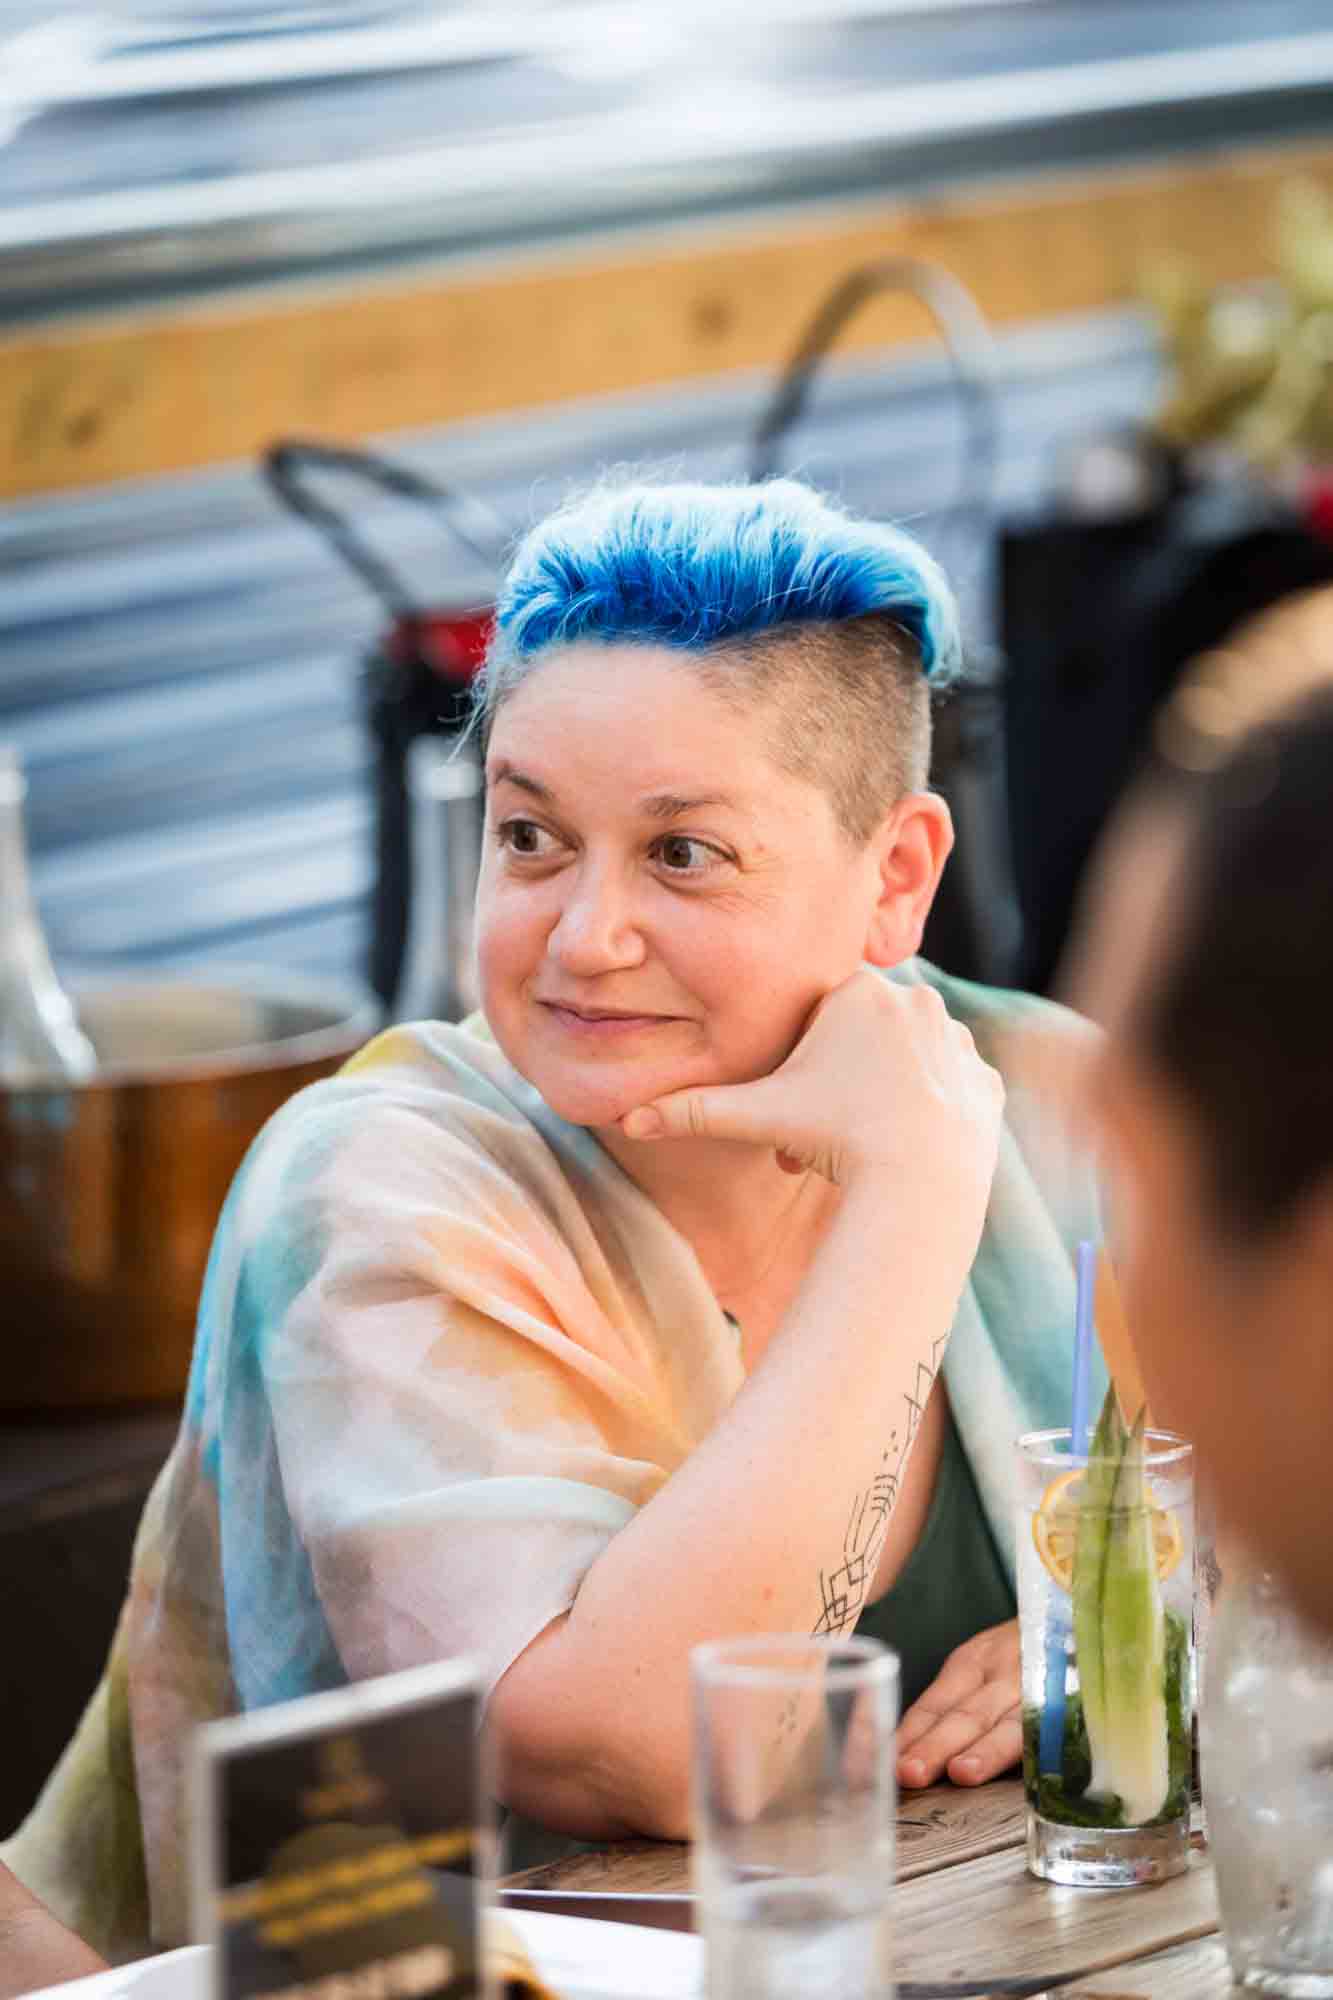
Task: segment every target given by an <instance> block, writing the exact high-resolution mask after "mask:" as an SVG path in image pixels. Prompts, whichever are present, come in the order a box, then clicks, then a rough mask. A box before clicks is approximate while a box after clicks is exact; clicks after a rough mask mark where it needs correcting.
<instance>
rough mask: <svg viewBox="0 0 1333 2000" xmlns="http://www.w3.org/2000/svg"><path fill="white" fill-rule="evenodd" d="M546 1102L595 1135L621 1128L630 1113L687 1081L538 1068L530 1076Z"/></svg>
mask: <svg viewBox="0 0 1333 2000" xmlns="http://www.w3.org/2000/svg"><path fill="white" fill-rule="evenodd" d="M528 1081H529V1082H530V1083H533V1084H535V1085H536V1087H537V1089H538V1090H539V1091H540V1092H541V1095H542V1098H543V1100H544V1102H545V1103H546V1104H548V1105H549V1106H550V1108H551V1110H552V1111H554V1112H555V1114H556V1116H557V1117H558V1118H563V1119H564V1120H565V1121H566V1123H567V1124H570V1125H587V1126H590V1127H591V1128H592V1129H593V1130H594V1131H600V1130H603V1129H605V1128H607V1127H609V1126H613V1125H618V1124H619V1123H620V1120H621V1119H622V1118H623V1117H625V1115H626V1113H627V1112H630V1111H637V1110H638V1108H639V1106H640V1105H642V1104H651V1103H652V1102H653V1101H654V1099H655V1098H658V1097H665V1096H666V1095H667V1093H668V1092H669V1091H672V1090H680V1089H683V1088H684V1086H685V1082H686V1081H687V1079H684V1078H677V1077H672V1076H666V1075H662V1074H660V1073H659V1074H656V1075H654V1074H651V1073H649V1072H643V1073H638V1072H635V1071H632V1070H630V1071H627V1072H626V1073H625V1074H624V1075H622V1076H589V1075H587V1074H581V1073H579V1072H578V1071H577V1070H575V1071H571V1070H569V1069H565V1068H563V1067H559V1068H555V1067H553V1068H551V1069H547V1068H546V1067H545V1066H544V1065H541V1066H539V1067H538V1071H537V1074H535V1075H534V1074H531V1073H529V1075H528Z"/></svg>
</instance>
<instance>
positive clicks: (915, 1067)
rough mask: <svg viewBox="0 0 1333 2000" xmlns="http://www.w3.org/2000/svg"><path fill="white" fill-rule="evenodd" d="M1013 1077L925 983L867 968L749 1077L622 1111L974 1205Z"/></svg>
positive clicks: (983, 1194) (652, 1131)
mask: <svg viewBox="0 0 1333 2000" xmlns="http://www.w3.org/2000/svg"><path fill="white" fill-rule="evenodd" d="M1003 1104H1004V1086H1003V1084H1002V1083H1001V1081H1000V1078H999V1075H998V1073H997V1072H996V1071H995V1070H993V1069H991V1068H990V1066H989V1065H988V1064H987V1063H985V1062H983V1061H982V1059H981V1057H980V1056H979V1055H978V1054H977V1051H976V1046H975V1044H974V1043H973V1040H972V1037H971V1035H970V1034H969V1032H968V1030H967V1029H966V1028H965V1027H963V1026H962V1025H961V1024H960V1023H959V1022H956V1021H953V1020H951V1019H950V1017H949V1014H948V1012H947V1010H946V1008H945V1006H944V1002H943V1001H942V1000H941V999H940V997H939V995H938V994H937V993H936V992H935V991H934V989H933V988H931V987H929V986H898V985H894V984H893V983H892V982H890V981H888V980H885V979H882V978H880V977H878V976H877V975H876V974H875V973H873V972H867V971H864V970H863V971H860V972H856V973H854V974H853V975H852V977H851V978H850V979H848V980H846V981H844V983H843V984H842V985H841V986H838V987H835V988H834V990H833V992H832V993H830V994H828V995H827V996H826V998H825V999H823V1000H821V1001H820V1003H819V1005H818V1007H817V1008H816V1009H815V1011H814V1013H813V1014H812V1015H811V1017H810V1022H809V1025H808V1027H807V1028H806V1030H805V1033H804V1034H803V1035H802V1036H801V1039H800V1040H799V1041H798V1042H797V1044H796V1047H795V1048H794V1049H793V1050H792V1052H791V1054H790V1055H789V1056H788V1057H787V1059H786V1061H785V1062H784V1063H782V1064H781V1065H780V1066H779V1067H778V1068H777V1069H775V1070H774V1071H773V1072H772V1074H771V1075H770V1076H765V1077H760V1078H759V1079H758V1080H757V1081H755V1082H753V1083H742V1084H730V1085H718V1086H715V1087H711V1088H709V1087H705V1088H701V1089H694V1090H680V1091H675V1092H673V1093H672V1095H671V1096H669V1097H662V1098H659V1099H658V1100H657V1102H656V1103H655V1104H651V1105H645V1106H643V1107H642V1108H640V1109H639V1110H636V1111H631V1112H629V1113H627V1114H626V1116H625V1117H624V1118H623V1119H622V1120H621V1129H622V1131H623V1132H624V1134H625V1137H626V1138H627V1139H689V1138H694V1139H698V1138H712V1139H733V1140H736V1139H738V1140H742V1141H748V1142H749V1143H750V1144H753V1145H760V1146H772V1147H773V1148H774V1150H775V1151H776V1153H777V1155H778V1158H779V1161H780V1163H781V1164H782V1165H783V1166H784V1167H787V1168H788V1169H789V1170H790V1171H791V1172H793V1173H801V1172H804V1171H806V1170H807V1169H813V1171H814V1172H815V1173H818V1174H822V1175H823V1177H824V1178H825V1180H829V1181H833V1182H835V1183H836V1184H837V1185H838V1186H840V1187H847V1186H849V1185H850V1183H851V1182H852V1181H853V1180H854V1179H856V1178H858V1177H859V1176H860V1175H862V1174H864V1173H865V1172H867V1171H871V1172H874V1171H876V1170H878V1171H883V1172H887V1173H888V1175H890V1176H891V1177H892V1179H893V1180H894V1182H895V1183H896V1184H897V1185H899V1186H901V1187H915V1188H916V1189H918V1190H919V1191H920V1192H921V1194H922V1195H923V1196H924V1197H925V1198H926V1199H927V1200H931V1199H935V1198H938V1200H939V1201H941V1202H946V1203H947V1204H948V1205H949V1206H950V1207H951V1208H953V1209H954V1210H955V1212H957V1211H960V1210H961V1211H962V1212H963V1213H964V1214H965V1215H966V1216H967V1217H968V1219H969V1220H971V1219H972V1217H973V1215H974V1216H975V1222H976V1229H977V1231H978V1232H979V1230H980V1225H981V1219H982V1216H983V1214H984V1212H985V1206H986V1198H987V1196H988V1194H989V1191H990V1183H991V1178H992V1175H993V1174H994V1171H995V1158H996V1151H997V1148H998V1144H999V1131H1000V1118H1001V1112H1002V1109H1003Z"/></svg>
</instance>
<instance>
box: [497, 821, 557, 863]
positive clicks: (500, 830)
mask: <svg viewBox="0 0 1333 2000" xmlns="http://www.w3.org/2000/svg"><path fill="white" fill-rule="evenodd" d="M495 837H496V839H497V840H498V841H499V843H500V845H501V847H503V848H507V849H508V851H509V853H510V854H513V855H516V856H517V857H518V858H519V859H520V860H523V861H543V860H545V859H546V858H547V856H548V855H551V854H554V853H555V851H556V848H557V847H558V846H559V842H558V841H557V840H556V838H555V835H554V834H552V833H548V832H547V830H546V828H545V827H544V826H538V824H537V822H536V820H533V819H506V820H502V821H501V823H500V825H499V826H497V828H496V829H495Z"/></svg>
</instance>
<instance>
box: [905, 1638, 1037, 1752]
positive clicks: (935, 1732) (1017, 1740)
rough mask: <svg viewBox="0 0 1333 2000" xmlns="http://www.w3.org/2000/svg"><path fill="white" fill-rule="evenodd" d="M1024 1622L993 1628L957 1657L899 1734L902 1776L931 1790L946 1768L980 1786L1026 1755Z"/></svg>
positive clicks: (971, 1641) (916, 1704) (914, 1706)
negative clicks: (1020, 1629) (1021, 1675)
mask: <svg viewBox="0 0 1333 2000" xmlns="http://www.w3.org/2000/svg"><path fill="white" fill-rule="evenodd" d="M1021 1692H1022V1690H1021V1683H1020V1679H1019V1644H1018V1624H1017V1621H1016V1620H1011V1621H1010V1622H1009V1623H1008V1624H1007V1625H996V1626H992V1627H991V1629H990V1630H989V1631H985V1632H978V1633H977V1635H976V1637H975V1638H972V1639H969V1640H968V1641H967V1642H966V1643H965V1644H964V1645H962V1646H959V1647H958V1648H957V1650H956V1651H955V1652H953V1653H951V1654H950V1655H949V1657H948V1659H947V1660H946V1661H945V1663H944V1665H943V1667H942V1668H941V1669H940V1672H939V1673H938V1674H937V1675H936V1677H935V1679H934V1680H933V1681H932V1682H931V1684H930V1686H929V1687H928V1688H927V1689H926V1691H925V1693H924V1694H923V1695H922V1696H921V1697H920V1699H919V1700H917V1701H915V1702H913V1704H912V1706H911V1707H910V1708H909V1709H908V1711H907V1713H906V1715H905V1716H904V1717H903V1719H902V1724H901V1726H900V1728H899V1731H898V1776H899V1779H900V1781H901V1783H903V1784H904V1785H908V1786H921V1785H932V1784H934V1783H935V1781H936V1779H938V1778H939V1777H941V1776H942V1775H943V1774H944V1772H945V1771H947V1772H948V1774H949V1776H950V1777H951V1778H953V1779H954V1780H955V1782H956V1783H958V1784H965V1785H980V1784H984V1783H985V1781H986V1779H987V1778H993V1777H996V1776H998V1774H999V1773H1000V1772H1001V1771H1007V1770H1008V1769H1009V1767H1010V1765H1011V1764H1014V1763H1017V1761H1018V1758H1019V1757H1020V1755H1021V1754H1022V1748H1023V1743H1022V1711H1021V1706H1020V1700H1021Z"/></svg>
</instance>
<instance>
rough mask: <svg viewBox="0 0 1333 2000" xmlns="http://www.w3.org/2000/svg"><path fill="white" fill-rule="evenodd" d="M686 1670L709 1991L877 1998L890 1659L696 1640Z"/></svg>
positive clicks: (841, 1647)
mask: <svg viewBox="0 0 1333 2000" xmlns="http://www.w3.org/2000/svg"><path fill="white" fill-rule="evenodd" d="M691 1672H692V1677H693V1696H694V1889H695V1896H696V1907H697V1911H698V1922H699V1927H700V1929H701V1931H702V1932H703V1936H704V1942H705V1948H706V1953H707V1965H708V1975H707V1991H708V1994H709V1996H710V2000H888V1996H890V1995H892V1992H893V1950H892V1946H893V1933H892V1890H893V1855H894V1817H895V1811H896V1790H895V1757H894V1735H895V1731H896V1729H897V1725H898V1661H897V1658H896V1656H895V1655H894V1654H893V1653H891V1652H889V1651H888V1650H887V1648H885V1647H884V1646H881V1645H880V1644H879V1643H878V1642H877V1641H875V1640H873V1639H856V1638H849V1639H834V1640H821V1639H802V1638H795V1637H793V1638H784V1637H781V1636H778V1637H764V1638H756V1639H737V1640H727V1641H722V1642H721V1643H718V1644H715V1645H708V1646H697V1647H696V1648H695V1649H694V1653H693V1655H692V1659H691Z"/></svg>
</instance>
